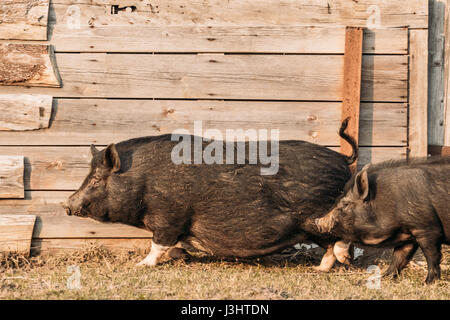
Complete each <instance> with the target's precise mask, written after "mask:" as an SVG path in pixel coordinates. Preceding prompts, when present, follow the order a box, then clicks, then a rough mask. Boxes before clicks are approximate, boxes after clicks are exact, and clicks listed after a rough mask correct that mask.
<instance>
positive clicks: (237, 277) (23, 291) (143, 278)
mask: <svg viewBox="0 0 450 320" xmlns="http://www.w3.org/2000/svg"><path fill="white" fill-rule="evenodd" d="M443 251H444V255H443V263H442V280H440V281H438V282H437V283H435V284H433V285H425V284H424V279H425V277H426V264H424V261H423V256H422V255H421V253H419V254H417V255H416V258H415V260H414V262H413V263H412V264H410V265H409V266H408V268H407V269H405V270H404V272H403V273H402V275H401V276H400V277H399V278H398V279H388V278H381V280H380V278H379V277H378V276H377V270H378V271H379V270H381V272H382V271H384V269H385V268H386V267H387V263H388V262H389V257H390V251H383V250H367V248H366V249H365V253H364V255H362V256H360V257H358V258H357V259H356V260H355V261H354V264H353V265H352V266H350V267H347V266H343V265H336V266H335V267H334V268H333V269H332V271H331V272H330V273H317V272H316V271H314V269H313V268H312V267H313V266H314V265H317V264H318V263H319V262H320V255H321V253H322V252H323V251H322V249H320V248H315V249H306V248H304V247H302V248H301V249H300V250H297V249H288V250H286V251H284V252H283V253H281V254H277V255H272V256H269V257H264V258H260V259H253V260H245V261H236V260H222V259H217V258H214V257H210V256H207V255H205V254H200V253H195V254H194V255H193V256H192V257H191V259H190V260H189V261H181V260H178V261H173V260H170V261H169V260H168V261H166V262H165V263H163V264H161V265H159V266H157V267H154V268H145V267H144V268H142V267H136V266H135V264H136V263H137V262H139V261H140V260H141V259H142V258H143V257H144V256H145V255H144V253H137V252H131V251H130V252H120V253H118V252H111V251H110V250H107V249H105V248H104V247H101V246H98V245H96V244H95V243H92V244H90V245H89V246H87V247H86V248H85V249H83V250H79V251H74V252H70V253H65V254H64V255H58V256H42V257H33V258H29V259H26V258H24V257H22V256H18V255H14V254H9V255H3V256H2V257H1V259H0V299H446V300H448V299H450V247H448V246H446V247H444V250H443ZM371 266H372V267H371ZM375 266H376V267H375ZM368 268H370V269H369V270H372V269H371V268H375V269H374V270H375V271H372V272H371V273H369V271H368ZM377 268H379V269H377ZM78 280H79V281H78ZM377 280H380V281H377ZM77 281H78V282H77Z"/></svg>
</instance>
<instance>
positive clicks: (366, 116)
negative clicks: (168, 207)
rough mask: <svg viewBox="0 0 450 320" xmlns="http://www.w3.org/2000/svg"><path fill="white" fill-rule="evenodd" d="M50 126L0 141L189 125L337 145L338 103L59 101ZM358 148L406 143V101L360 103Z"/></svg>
mask: <svg viewBox="0 0 450 320" xmlns="http://www.w3.org/2000/svg"><path fill="white" fill-rule="evenodd" d="M54 108H55V110H54V111H53V112H54V114H55V115H54V117H53V119H52V125H51V129H50V130H38V131H33V132H0V145H89V144H91V143H94V144H100V145H107V144H109V143H111V142H119V141H122V140H126V139H130V138H135V137H140V136H147V135H160V134H165V133H171V132H173V131H174V130H176V129H180V128H183V129H188V130H190V131H191V133H193V124H194V121H196V120H201V121H202V126H203V129H204V130H206V129H209V128H216V129H219V130H225V129H238V128H241V129H245V130H247V129H280V139H282V140H290V139H294V140H295V139H297V140H307V141H310V142H314V143H319V144H323V145H327V146H338V145H339V136H338V131H339V128H340V126H341V108H342V107H341V103H339V102H269V101H181V100H180V101H179V100H103V99H102V100H100V99H81V100H80V99H57V100H56V101H55V106H54ZM360 126H361V134H360V144H361V145H362V146H406V144H407V105H406V104H404V103H363V104H362V106H361V121H360Z"/></svg>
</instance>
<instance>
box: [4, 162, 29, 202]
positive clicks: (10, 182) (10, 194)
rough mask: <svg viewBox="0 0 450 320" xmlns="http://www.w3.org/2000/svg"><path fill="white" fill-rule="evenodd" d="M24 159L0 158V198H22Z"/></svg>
mask: <svg viewBox="0 0 450 320" xmlns="http://www.w3.org/2000/svg"><path fill="white" fill-rule="evenodd" d="M23 176H24V157H23V156H21V155H15V156H13V155H8V156H3V155H1V156H0V198H2V199H10V198H11V199H15V198H23V197H24V182H23Z"/></svg>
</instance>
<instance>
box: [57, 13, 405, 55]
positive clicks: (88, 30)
mask: <svg viewBox="0 0 450 320" xmlns="http://www.w3.org/2000/svg"><path fill="white" fill-rule="evenodd" d="M84 21H85V22H86V24H85V25H83V26H81V27H80V29H77V30H74V29H72V27H70V25H67V24H65V23H61V24H57V25H55V26H54V28H53V33H52V39H51V41H50V42H49V43H51V44H52V45H53V46H54V47H55V50H56V52H131V53H134V52H234V53H249V52H253V53H303V54H305V53H320V54H326V53H328V54H330V53H332V54H343V53H344V42H345V41H344V36H345V28H344V27H334V28H322V27H289V26H265V27H262V26H255V27H253V26H248V27H241V26H228V27H223V26H209V27H206V26H203V27H201V26H194V27H193V26H163V27H161V26H148V25H140V24H132V25H130V24H129V25H119V26H117V25H103V24H102V25H96V27H95V28H92V27H91V26H90V25H88V19H87V18H86V20H84ZM407 51H408V30H407V29H406V28H391V29H374V30H366V31H365V35H364V43H363V52H364V53H366V54H407Z"/></svg>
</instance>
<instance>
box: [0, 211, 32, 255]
mask: <svg viewBox="0 0 450 320" xmlns="http://www.w3.org/2000/svg"><path fill="white" fill-rule="evenodd" d="M35 220H36V216H33V215H4V214H0V252H16V253H20V254H23V255H26V256H28V255H29V254H30V246H31V237H32V234H33V228H34V222H35Z"/></svg>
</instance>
